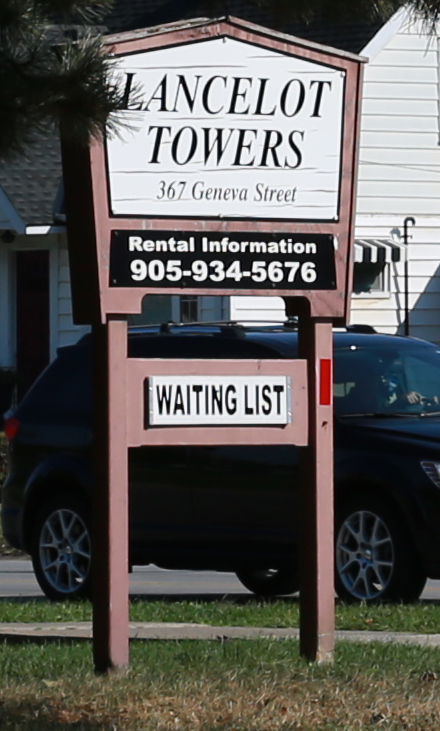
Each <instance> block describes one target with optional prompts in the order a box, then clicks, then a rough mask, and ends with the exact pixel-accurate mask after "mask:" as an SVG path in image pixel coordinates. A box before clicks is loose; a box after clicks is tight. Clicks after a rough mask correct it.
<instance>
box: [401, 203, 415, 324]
mask: <svg viewBox="0 0 440 731" xmlns="http://www.w3.org/2000/svg"><path fill="white" fill-rule="evenodd" d="M410 225H411V226H415V225H416V219H415V218H413V217H412V216H407V217H406V218H405V220H404V222H403V243H404V244H405V263H404V267H405V268H404V281H405V320H404V325H403V332H404V335H406V336H408V335H409V270H408V243H409V240H410V239H411V238H412V236H410V235H409V233H408V226H410Z"/></svg>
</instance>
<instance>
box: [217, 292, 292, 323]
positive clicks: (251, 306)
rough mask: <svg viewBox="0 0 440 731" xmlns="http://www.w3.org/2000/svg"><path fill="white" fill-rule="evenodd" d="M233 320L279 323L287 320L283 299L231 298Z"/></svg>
mask: <svg viewBox="0 0 440 731" xmlns="http://www.w3.org/2000/svg"><path fill="white" fill-rule="evenodd" d="M230 317H231V320H237V321H238V322H258V323H261V322H279V321H282V320H284V319H285V317H286V315H285V307H284V301H283V300H282V299H281V297H231V303H230Z"/></svg>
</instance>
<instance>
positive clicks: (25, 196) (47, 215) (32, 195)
mask: <svg viewBox="0 0 440 731" xmlns="http://www.w3.org/2000/svg"><path fill="white" fill-rule="evenodd" d="M207 7H208V8H209V13H210V15H211V17H216V16H219V15H223V16H224V15H232V16H235V17H236V18H241V19H243V20H247V21H250V22H252V23H257V24H259V25H262V26H265V27H267V28H271V29H273V30H277V31H282V32H283V33H287V34H289V35H293V36H297V37H299V38H305V39H306V40H310V41H314V42H315V43H320V44H323V45H326V46H333V47H335V48H339V49H341V50H343V51H349V52H351V53H359V52H360V51H362V49H363V48H364V47H365V46H366V45H367V44H368V43H369V41H370V40H371V39H372V38H373V37H374V36H375V34H376V33H377V32H378V31H379V30H380V28H381V27H382V26H383V23H381V22H377V23H366V22H362V21H359V22H356V23H355V22H350V23H334V24H331V23H328V22H327V21H326V22H320V21H316V22H314V23H310V24H304V23H302V24H295V23H286V21H285V19H284V18H282V17H280V16H276V15H274V14H273V13H271V12H270V11H268V10H266V9H263V8H261V7H259V6H258V5H257V4H256V3H254V2H252V1H250V2H249V1H246V0H208V2H207V1H206V0H186V1H185V2H182V0H116V2H115V5H114V7H113V10H112V12H111V13H110V14H109V15H108V16H107V17H106V18H105V19H104V21H103V27H104V32H107V33H120V32H123V31H129V30H136V29H140V28H148V27H152V26H157V25H162V24H165V23H171V22H174V21H179V20H187V19H190V18H197V17H200V16H203V15H205V14H206V10H207ZM61 176H62V171H61V156H60V146H59V141H58V138H57V136H56V135H55V133H54V134H52V135H50V136H47V137H43V136H39V137H37V138H36V141H35V143H34V144H33V145H31V146H29V148H28V149H27V150H26V152H25V153H24V154H22V155H20V156H17V157H15V158H14V159H12V160H11V161H9V162H7V163H3V164H2V165H1V166H0V187H1V189H2V191H3V193H4V194H5V195H6V196H7V199H8V200H9V201H10V203H11V205H12V206H13V207H14V208H15V210H16V212H17V214H18V215H19V216H20V218H21V219H22V221H23V222H24V225H25V226H26V225H27V226H30V225H34V226H35V225H51V224H53V223H54V212H56V211H55V201H56V199H57V193H58V190H59V186H60V182H61ZM0 225H1V221H0Z"/></svg>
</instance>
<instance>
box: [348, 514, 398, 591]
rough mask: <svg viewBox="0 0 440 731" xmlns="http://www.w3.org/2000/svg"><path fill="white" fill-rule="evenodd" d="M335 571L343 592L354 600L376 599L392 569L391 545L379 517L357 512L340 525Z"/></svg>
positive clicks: (392, 554) (389, 577) (390, 540)
mask: <svg viewBox="0 0 440 731" xmlns="http://www.w3.org/2000/svg"><path fill="white" fill-rule="evenodd" d="M336 568H337V571H338V575H339V579H340V580H341V582H342V584H343V586H344V587H345V589H346V590H347V591H348V592H349V593H350V594H351V596H353V597H354V598H356V599H364V600H371V599H378V598H379V597H380V596H382V595H383V594H384V592H385V590H386V589H387V587H388V585H389V583H390V581H391V577H392V574H393V568H394V546H393V541H392V538H391V534H390V532H389V530H388V528H387V526H386V524H385V523H384V522H383V520H381V518H379V516H378V515H376V514H375V513H372V512H370V511H368V510H359V511H356V512H355V513H352V514H351V515H349V516H348V517H347V518H346V519H345V520H344V522H343V524H342V525H341V528H340V530H339V533H338V537H337V541H336Z"/></svg>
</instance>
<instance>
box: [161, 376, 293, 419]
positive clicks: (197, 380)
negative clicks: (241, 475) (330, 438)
mask: <svg viewBox="0 0 440 731" xmlns="http://www.w3.org/2000/svg"><path fill="white" fill-rule="evenodd" d="M147 415H148V426H214V425H219V426H228V425H233V426H240V425H243V426H244V425H246V426H259V425H263V424H264V425H273V426H275V425H280V426H285V425H286V424H289V423H290V422H291V421H292V399H291V387H290V378H289V377H288V376H152V377H150V378H148V379H147Z"/></svg>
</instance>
